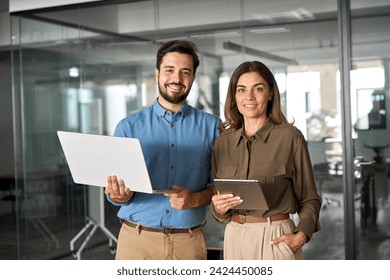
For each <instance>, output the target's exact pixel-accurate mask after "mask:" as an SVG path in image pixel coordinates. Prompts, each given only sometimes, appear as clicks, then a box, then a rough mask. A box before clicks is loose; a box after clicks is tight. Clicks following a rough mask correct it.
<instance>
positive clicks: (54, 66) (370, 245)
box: [0, 0, 390, 260]
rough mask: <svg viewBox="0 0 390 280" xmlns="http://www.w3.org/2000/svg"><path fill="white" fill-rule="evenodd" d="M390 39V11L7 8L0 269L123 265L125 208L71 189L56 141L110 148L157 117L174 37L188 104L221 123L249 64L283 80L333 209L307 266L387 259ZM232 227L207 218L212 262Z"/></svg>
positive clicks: (212, 3)
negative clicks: (194, 51)
mask: <svg viewBox="0 0 390 280" xmlns="http://www.w3.org/2000/svg"><path fill="white" fill-rule="evenodd" d="M389 26H390V1H389V0H370V1H368V0H350V1H348V0H327V1H321V0H274V1H265V0H264V1H263V0H207V1H206V0H197V1H179V0H148V1H142V0H138V1H137V0H132V1H131V0H128V1H124V0H121V1H115V0H111V1H91V0H90V1H82V0H72V1H66V0H55V1H53V0H51V1H48V0H46V1H45V0H36V1H29V0H18V1H16V0H10V1H8V0H7V1H5V0H0V70H1V75H0V85H1V87H0V114H1V115H0V116H1V117H0V135H1V136H0V225H1V226H0V259H113V258H114V253H115V245H116V240H115V238H112V236H114V237H115V236H117V234H118V231H119V226H120V225H119V221H118V220H117V218H116V212H117V210H118V209H117V208H116V207H114V206H112V205H110V204H108V203H107V202H106V201H105V200H104V197H103V193H102V189H100V188H96V187H90V186H81V185H77V184H75V183H74V182H73V181H72V177H71V175H70V173H69V170H68V167H67V163H66V160H65V158H64V156H63V153H62V150H61V147H60V145H59V141H58V138H57V135H56V132H57V130H67V131H76V132H84V133H95V134H105V135H111V134H112V133H113V130H114V128H115V125H116V123H117V122H118V121H119V120H120V119H121V118H123V117H124V116H126V115H128V114H131V113H132V112H134V111H136V110H139V109H141V108H144V107H146V106H149V105H150V104H152V102H153V101H154V100H155V98H156V96H157V90H156V83H155V77H154V69H155V54H156V51H157V49H158V47H159V46H160V45H161V44H162V43H163V42H165V41H167V40H171V39H189V40H192V41H193V42H195V43H196V44H197V46H198V48H199V54H200V60H201V64H200V67H199V70H198V73H197V78H196V82H195V84H194V86H193V89H192V91H191V94H190V98H189V102H190V104H191V105H193V106H195V107H198V108H201V109H202V110H205V111H207V112H210V113H213V114H216V115H219V116H221V118H223V105H224V100H225V95H226V88H227V84H228V81H229V77H230V74H231V72H232V70H233V69H235V68H236V67H237V66H238V65H239V64H240V63H241V62H243V61H245V60H260V61H262V62H264V63H265V64H267V65H268V66H269V67H270V68H271V69H272V71H273V72H274V74H275V76H276V78H277V81H278V84H279V88H280V91H281V94H282V102H283V108H284V110H285V113H286V115H287V117H288V119H289V120H294V121H295V125H296V126H297V127H298V128H299V129H300V130H301V131H302V132H303V133H304V135H305V137H306V139H307V141H308V146H309V151H310V154H311V158H312V163H313V169H314V172H315V176H316V181H317V187H318V189H319V192H320V193H321V195H322V197H323V200H324V202H323V207H322V211H321V214H320V221H321V225H322V230H321V231H320V232H318V233H317V234H315V235H314V236H313V239H312V240H311V241H310V243H308V244H307V245H306V246H305V247H304V248H305V249H304V254H305V257H306V259H314V260H316V259H389V258H390V239H389V237H390V215H389V213H390V212H389V208H390V206H389V193H388V192H389V172H390V170H389V162H390V148H389V147H388V146H389V143H390V131H389V130H390V119H389V115H388V114H387V107H389V106H390V91H389V77H390V74H389V61H390V30H389V28H388V27H389ZM388 122H389V125H387V123H388ZM294 218H296V217H294ZM223 230H224V227H223V225H220V224H217V223H216V222H214V221H213V220H212V219H211V218H210V216H208V223H207V224H206V233H207V242H208V247H209V257H210V259H213V258H221V250H220V249H221V247H222V244H223V243H222V242H223Z"/></svg>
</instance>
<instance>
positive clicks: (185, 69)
mask: <svg viewBox="0 0 390 280" xmlns="http://www.w3.org/2000/svg"><path fill="white" fill-rule="evenodd" d="M163 68H164V69H174V68H176V67H175V66H173V65H165V66H163ZM180 71H190V72H191V73H192V72H193V71H192V69H191V68H189V67H184V68H180Z"/></svg>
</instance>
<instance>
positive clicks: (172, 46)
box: [156, 40, 199, 75]
mask: <svg viewBox="0 0 390 280" xmlns="http://www.w3.org/2000/svg"><path fill="white" fill-rule="evenodd" d="M170 52H178V53H181V54H188V55H190V56H192V61H193V65H194V75H195V73H196V69H197V68H198V66H199V57H198V55H197V53H196V52H197V47H196V45H195V44H194V43H192V42H190V41H187V40H173V41H168V42H166V43H165V44H163V45H162V46H161V47H160V48H159V49H158V51H157V57H156V68H157V70H160V66H161V63H162V60H163V58H164V56H165V55H166V54H167V53H170Z"/></svg>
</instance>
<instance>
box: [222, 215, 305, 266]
mask: <svg viewBox="0 0 390 280" xmlns="http://www.w3.org/2000/svg"><path fill="white" fill-rule="evenodd" d="M294 229H295V224H294V222H293V221H292V220H291V219H287V220H282V221H274V222H270V221H269V222H265V223H245V224H239V223H235V222H230V223H229V224H227V226H226V229H225V239H224V259H225V260H298V259H303V255H302V250H301V249H300V250H299V251H298V252H297V253H295V254H294V253H293V252H292V251H291V249H290V248H289V247H288V246H287V244H286V243H284V242H281V243H279V244H277V245H271V244H270V242H271V240H273V239H275V238H277V237H279V236H281V235H283V234H288V233H292V232H293V231H294Z"/></svg>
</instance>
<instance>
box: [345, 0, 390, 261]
mask: <svg viewBox="0 0 390 280" xmlns="http://www.w3.org/2000/svg"><path fill="white" fill-rule="evenodd" d="M370 4H371V3H370ZM370 4H369V3H367V4H366V5H367V6H371V5H370ZM351 8H352V10H354V9H355V10H356V13H353V14H352V20H351V30H352V34H351V38H352V70H351V100H352V104H351V109H352V123H353V124H354V126H353V128H354V130H353V131H354V152H355V157H356V163H357V164H356V165H357V167H356V176H355V177H356V180H355V202H356V203H355V224H356V232H357V233H356V236H357V243H358V245H357V258H359V259H372V257H371V254H372V252H376V256H375V259H389V256H390V255H389V250H388V246H389V244H390V243H389V242H390V240H389V225H390V215H389V207H390V206H389V175H390V169H389V163H390V149H389V143H390V130H389V129H390V127H389V113H388V108H389V106H390V103H389V97H390V94H389V93H390V91H389V75H390V74H389V55H390V42H389V40H388V39H389V38H390V32H389V30H388V28H386V26H388V24H389V23H390V14H389V11H390V10H389V7H388V6H384V7H382V12H380V13H375V12H374V10H373V11H372V12H370V13H365V14H361V13H359V9H357V7H356V4H355V3H354V1H351ZM375 38H377V39H375ZM363 57H364V58H365V59H362V58H363Z"/></svg>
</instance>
